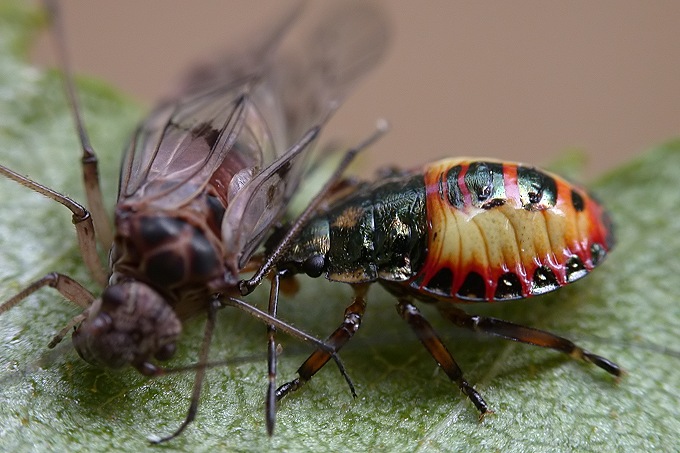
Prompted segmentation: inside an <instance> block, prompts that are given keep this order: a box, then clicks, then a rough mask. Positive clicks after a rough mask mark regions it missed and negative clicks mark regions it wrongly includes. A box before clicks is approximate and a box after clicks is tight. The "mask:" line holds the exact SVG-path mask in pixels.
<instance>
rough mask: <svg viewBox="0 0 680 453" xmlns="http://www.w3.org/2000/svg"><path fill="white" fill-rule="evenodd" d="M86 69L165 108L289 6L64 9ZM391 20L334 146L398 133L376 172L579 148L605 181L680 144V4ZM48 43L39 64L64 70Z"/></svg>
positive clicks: (582, 4)
mask: <svg viewBox="0 0 680 453" xmlns="http://www.w3.org/2000/svg"><path fill="white" fill-rule="evenodd" d="M61 3H62V9H63V15H64V17H65V22H66V30H67V45H68V48H69V51H70V55H71V59H72V61H73V64H74V66H75V68H76V71H77V72H78V73H85V74H89V75H94V76H97V77H99V78H102V79H105V80H107V81H109V82H110V83H111V84H112V85H114V86H116V87H117V88H118V89H120V90H122V91H123V92H124V93H127V94H128V95H130V96H132V97H134V98H135V99H138V100H139V101H140V102H142V103H144V104H147V105H149V106H151V105H152V104H153V102H154V101H155V100H157V99H159V98H160V97H162V95H163V94H167V93H169V92H171V91H172V88H173V86H175V84H176V82H177V80H178V78H179V77H180V76H181V75H182V74H183V73H184V72H185V71H186V69H187V68H190V67H191V65H192V63H195V62H196V61H201V60H205V59H206V58H208V59H209V58H210V57H211V55H219V54H222V53H223V51H224V50H228V49H233V48H236V47H238V46H239V43H240V42H244V41H243V40H244V39H246V40H247V39H248V36H253V34H254V33H257V31H258V30H259V28H258V25H261V24H262V23H263V17H265V18H267V19H268V21H264V22H265V23H269V22H270V21H271V19H272V17H276V16H277V15H278V12H280V11H285V10H286V9H287V8H288V5H290V4H291V2H273V1H269V2H266V1H260V0H233V1H224V0H203V1H198V2H189V1H180V0H145V1H143V2H139V1H135V0H117V1H115V2H111V1H106V0H65V1H62V2H61ZM378 3H379V4H381V5H382V7H383V9H384V11H385V15H386V16H387V17H388V20H389V21H390V22H391V23H392V33H393V36H392V39H391V45H390V48H389V51H388V54H387V57H386V58H385V59H384V61H383V62H382V64H380V66H379V67H378V69H377V70H374V71H373V72H372V73H371V74H370V75H369V76H368V77H367V78H366V79H365V80H363V81H362V83H361V84H360V86H359V87H358V88H357V89H356V90H355V91H354V92H353V93H352V94H351V96H350V97H349V99H348V100H347V102H346V103H345V105H344V106H343V107H342V108H341V109H340V110H339V112H338V114H337V115H336V117H335V118H334V119H333V121H332V122H331V124H330V125H329V127H328V129H327V131H328V132H327V133H326V134H325V137H326V138H341V139H343V140H344V141H345V142H347V143H354V142H355V141H356V140H357V139H359V138H362V137H364V136H365V135H366V134H367V133H369V132H370V131H371V130H372V128H373V126H374V124H375V120H376V119H377V118H381V117H384V118H387V119H388V120H389V121H390V123H391V125H392V130H391V131H390V132H389V134H388V135H387V136H386V137H385V138H384V139H382V140H381V141H380V142H379V143H378V144H377V145H376V146H375V148H374V150H372V151H370V153H369V154H368V161H369V162H370V168H377V167H380V166H382V165H388V164H398V165H400V166H412V165H416V164H418V163H422V162H425V161H428V160H432V159H435V158H439V157H443V156H462V155H469V156H475V155H476V156H487V157H496V158H500V159H506V160H517V161H524V162H531V163H535V164H539V165H545V164H549V163H550V162H551V161H554V160H555V159H558V158H559V157H560V156H561V155H563V154H564V152H565V150H568V149H574V148H577V149H581V150H583V151H584V152H585V153H586V154H587V155H588V156H589V163H588V168H587V176H589V177H590V176H594V175H596V174H599V173H602V172H604V171H606V170H607V169H610V168H613V167H615V166H616V165H618V164H620V163H622V162H624V161H626V160H628V159H630V158H631V157H632V156H635V155H636V154H639V153H641V152H643V151H644V150H645V149H646V148H648V147H651V146H654V145H655V144H658V143H661V142H664V141H665V140H667V139H669V138H672V137H677V136H678V132H679V129H678V127H679V125H680V29H679V28H678V24H679V23H680V2H676V1H672V0H669V1H654V2H642V1H638V0H605V1H598V2H592V1H589V0H575V1H570V2H545V1H542V0H519V1H513V2H501V1H486V2H471V1H466V2H459V1H450V0H431V1H428V2H413V1H411V0H391V1H379V2H378ZM53 53H54V52H53V51H52V47H51V43H50V42H49V41H48V40H47V39H42V40H41V42H40V43H39V44H38V46H37V48H36V51H35V59H36V60H38V61H39V62H43V63H46V64H49V63H50V62H53V61H54V59H53Z"/></svg>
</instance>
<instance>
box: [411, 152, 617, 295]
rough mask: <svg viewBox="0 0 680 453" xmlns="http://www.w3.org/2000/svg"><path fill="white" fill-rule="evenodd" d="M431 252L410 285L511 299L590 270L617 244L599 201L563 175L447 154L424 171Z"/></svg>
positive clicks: (437, 292) (426, 290)
mask: <svg viewBox="0 0 680 453" xmlns="http://www.w3.org/2000/svg"><path fill="white" fill-rule="evenodd" d="M424 177H425V185H426V193H427V208H426V209H427V219H428V223H429V225H430V230H429V231H428V243H427V249H428V252H427V256H426V259H425V261H424V262H423V265H422V267H421V268H420V270H419V271H418V273H417V275H415V276H414V277H413V278H412V279H411V281H410V282H409V286H410V287H411V289H413V290H416V291H418V292H422V293H425V294H429V295H432V296H435V297H438V298H456V299H461V300H469V301H491V300H511V299H519V298H523V297H529V296H533V295H538V294H543V293H546V292H549V291H553V290H555V289H557V288H559V287H561V286H564V285H566V284H567V283H570V282H573V281H575V280H577V279H579V278H581V277H583V276H585V275H586V274H587V273H588V272H590V270H592V269H593V267H595V266H596V265H597V264H598V263H599V262H601V261H602V259H603V258H604V256H605V254H606V253H607V251H608V250H609V249H610V247H611V245H612V242H613V241H612V235H611V224H610V222H609V219H608V216H607V214H606V213H605V212H604V210H603V209H602V207H601V206H600V205H599V204H598V203H597V202H596V201H594V200H593V199H592V198H591V197H590V196H589V195H588V194H587V193H586V192H585V191H584V190H582V189H580V188H577V187H575V186H573V185H571V184H569V183H568V182H566V181H565V180H564V179H562V178H560V177H558V176H556V175H553V174H550V173H548V172H545V171H543V170H538V169H536V168H533V167H527V166H523V165H520V164H514V163H502V162H498V161H492V160H484V161H472V160H469V159H447V160H442V161H439V162H435V163H433V164H430V165H428V166H427V167H426V168H425V171H424Z"/></svg>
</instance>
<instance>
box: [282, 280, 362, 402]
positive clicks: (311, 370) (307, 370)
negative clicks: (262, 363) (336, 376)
mask: <svg viewBox="0 0 680 453" xmlns="http://www.w3.org/2000/svg"><path fill="white" fill-rule="evenodd" d="M352 288H353V289H354V298H353V300H352V303H351V304H350V305H349V307H347V309H346V310H345V319H344V321H343V322H342V324H341V325H340V327H338V328H337V329H336V330H335V332H333V333H332V334H331V335H330V336H329V337H328V339H327V340H326V341H325V343H326V344H327V345H328V346H330V347H331V348H333V351H334V352H338V351H339V350H340V348H342V347H343V346H344V345H345V344H346V343H347V342H348V341H349V340H350V339H351V338H352V337H353V336H354V334H355V333H356V331H357V330H359V326H361V317H362V316H363V315H364V312H365V311H366V293H367V291H368V284H360V285H353V286H352ZM331 358H332V356H331V354H330V353H329V352H328V351H323V350H321V349H317V350H316V351H314V352H313V353H312V354H311V355H310V356H309V357H308V358H307V360H305V361H304V363H303V364H302V365H301V366H300V368H298V377H297V378H295V379H293V380H292V381H290V382H287V383H285V384H283V385H282V386H281V387H279V388H278V389H277V390H276V399H277V400H279V401H280V400H281V399H282V398H283V397H284V396H286V395H287V394H289V393H290V392H294V391H295V390H297V389H299V388H300V387H302V386H303V385H304V384H305V383H306V382H307V381H309V380H310V379H311V378H312V376H314V375H315V374H316V373H317V372H318V371H319V370H320V369H321V368H323V366H324V365H326V363H328V361H329V360H330V359H331ZM350 389H351V391H352V396H353V397H355V398H356V392H355V391H354V387H351V388H350Z"/></svg>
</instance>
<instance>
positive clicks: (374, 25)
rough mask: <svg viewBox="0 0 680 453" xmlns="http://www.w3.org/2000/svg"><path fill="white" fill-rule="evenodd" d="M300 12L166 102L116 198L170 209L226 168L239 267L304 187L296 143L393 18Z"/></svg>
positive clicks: (360, 6)
mask: <svg viewBox="0 0 680 453" xmlns="http://www.w3.org/2000/svg"><path fill="white" fill-rule="evenodd" d="M297 12H298V11H297V10H296V11H295V12H294V13H291V14H290V15H288V16H287V17H285V18H284V20H281V21H280V22H279V24H278V25H277V26H276V27H273V30H274V31H273V32H270V33H269V34H268V35H267V38H266V39H264V40H262V42H263V44H262V45H260V46H259V47H258V46H256V47H255V50H254V51H251V52H247V53H245V54H241V55H239V56H238V57H237V58H230V59H227V60H225V61H224V62H221V63H219V64H218V65H214V67H212V68H208V70H207V71H203V74H202V75H201V76H199V77H197V78H196V79H195V82H196V83H194V84H193V87H192V88H191V89H190V90H189V91H187V92H186V94H185V95H184V96H183V97H181V98H178V99H177V100H174V101H171V102H168V103H166V104H163V105H161V106H159V107H158V108H157V109H156V110H155V111H154V112H153V113H152V114H151V115H150V116H149V117H148V118H147V120H146V121H145V122H144V123H143V124H142V125H141V126H140V128H139V129H138V130H137V131H136V133H135V136H134V138H133V140H132V141H131V145H130V148H129V149H128V152H127V154H126V157H125V160H124V162H123V170H122V172H121V180H120V190H119V201H125V202H131V203H135V204H138V205H144V206H147V207H148V206H151V207H152V208H153V209H159V210H164V211H168V210H173V209H178V208H181V207H182V206H183V205H185V204H187V203H189V202H191V201H192V200H193V199H194V198H195V197H197V196H198V195H200V194H201V193H203V192H204V191H205V189H206V187H207V186H208V184H211V183H214V182H215V181H216V178H214V175H216V174H219V178H218V179H219V182H220V184H221V185H222V186H221V187H220V188H219V190H221V191H222V192H225V191H226V192H227V193H226V195H225V196H224V197H223V200H224V201H225V202H226V203H225V204H226V213H225V215H224V218H223V223H222V236H223V241H224V245H225V249H226V250H227V256H225V261H227V262H228V263H229V265H230V267H231V268H232V269H238V268H240V267H241V264H242V263H244V262H245V261H246V260H247V259H248V258H249V256H250V255H251V254H252V252H253V251H254V250H255V249H256V248H257V246H258V245H259V244H260V242H261V240H262V239H263V237H264V235H265V233H266V232H267V231H268V229H269V226H270V225H271V223H272V222H274V221H275V220H276V219H277V218H278V217H279V216H280V215H281V213H282V212H283V211H284V210H285V207H286V205H287V202H288V200H289V199H290V197H291V196H292V194H293V192H294V191H295V189H296V188H297V186H298V183H299V181H300V179H301V177H302V174H303V172H304V167H305V157H306V155H307V154H308V153H307V150H308V149H309V146H302V147H301V146H295V144H296V143H298V141H299V140H300V138H301V137H302V136H303V135H304V134H305V132H306V131H308V130H310V129H313V128H318V127H320V126H321V125H323V123H324V122H325V121H326V120H327V118H328V117H329V116H330V114H331V113H332V112H333V111H334V110H335V109H336V108H337V106H338V105H339V103H340V102H341V101H342V99H343V98H344V96H345V95H346V94H347V93H348V92H349V90H350V88H351V86H352V85H353V83H354V82H355V81H356V80H357V79H358V78H359V77H360V76H361V75H362V74H364V73H365V72H367V71H368V69H369V68H370V67H372V66H373V65H374V64H375V62H377V60H378V59H379V57H380V55H381V54H382V53H383V52H384V49H385V47H386V42H387V27H386V24H385V22H384V20H383V18H382V16H381V15H380V14H379V13H378V12H377V11H376V10H375V9H374V8H372V7H370V6H368V5H366V4H365V3H362V2H357V3H346V4H344V5H343V6H342V7H341V8H340V9H337V8H336V9H334V10H331V11H329V12H327V13H326V14H325V15H324V16H323V18H322V19H321V20H319V21H315V22H313V24H314V25H312V26H310V27H306V28H305V27H301V28H299V29H298V28H297V27H296V29H295V30H291V29H290V28H291V27H290V26H291V24H292V23H293V22H294V20H295V19H297V16H298V14H297ZM291 31H292V32H293V33H292V34H293V35H296V34H297V35H298V36H289V35H290V34H291V33H289V32H291ZM225 175H226V177H225ZM237 262H238V264H237Z"/></svg>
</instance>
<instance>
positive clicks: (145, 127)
mask: <svg viewBox="0 0 680 453" xmlns="http://www.w3.org/2000/svg"><path fill="white" fill-rule="evenodd" d="M300 10H301V7H300V5H298V7H297V8H294V9H293V10H291V11H290V12H289V13H288V14H287V15H285V16H284V17H282V18H280V19H279V20H278V21H277V22H276V23H274V24H272V25H270V26H269V27H268V28H267V29H266V33H261V34H260V36H259V39H255V40H251V41H249V42H252V41H256V42H255V43H254V44H252V45H251V46H250V48H249V50H247V51H245V52H240V53H235V54H232V55H230V56H229V57H228V58H225V59H224V62H223V63H222V64H220V65H219V66H220V67H221V68H222V70H221V71H220V72H219V73H214V74H211V73H210V68H209V67H201V68H200V69H199V70H195V71H193V72H192V74H191V77H190V78H189V79H188V81H189V83H187V84H186V86H185V87H183V89H182V90H181V92H180V93H179V95H178V96H177V97H176V98H175V99H172V100H170V101H168V102H165V103H164V104H161V105H160V106H158V107H157V108H156V109H155V110H154V111H153V112H152V113H151V114H150V115H149V116H148V117H147V119H146V120H145V121H144V122H143V123H142V124H141V125H140V126H139V128H138V129H137V131H136V132H135V135H134V137H133V139H132V140H131V142H130V146H129V148H128V150H127V152H126V154H125V158H124V161H123V166H122V171H121V178H120V186H119V200H129V201H131V202H138V203H143V204H147V205H153V206H154V207H157V208H159V209H167V210H171V209H176V208H178V207H180V206H182V205H183V204H185V203H187V202H188V201H190V200H191V199H192V198H193V197H195V196H196V195H198V194H199V193H201V191H202V190H203V189H204V188H205V186H206V185H207V184H208V182H209V181H210V178H211V176H212V175H213V174H214V173H215V172H216V171H218V169H222V170H225V168H224V167H227V168H226V170H227V171H229V172H231V174H234V173H237V172H238V171H240V170H241V169H242V168H243V166H250V167H252V168H255V167H259V168H261V167H262V166H264V165H266V164H267V163H268V162H271V161H273V160H274V159H275V157H276V156H275V147H274V145H273V143H272V140H273V139H272V137H271V132H270V131H269V130H267V121H266V120H265V119H264V118H263V115H262V113H261V112H259V109H260V108H262V109H265V110H266V109H270V110H273V111H271V112H268V113H267V116H270V117H276V116H277V115H278V116H280V113H277V112H276V111H274V110H276V109H277V106H275V105H273V106H269V105H264V104H263V103H262V102H261V101H260V100H258V99H257V98H258V96H260V95H257V94H256V92H257V91H262V90H261V89H259V88H258V87H259V86H260V85H261V84H263V82H264V83H266V82H265V81H266V79H267V77H266V74H267V73H268V72H269V71H271V70H272V69H273V68H272V67H273V62H274V59H275V56H276V51H277V49H278V47H279V44H280V42H281V37H282V36H284V35H285V33H286V31H287V30H288V28H290V26H291V25H292V24H293V23H294V22H295V19H296V18H297V16H299V13H300ZM260 104H263V105H260Z"/></svg>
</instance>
